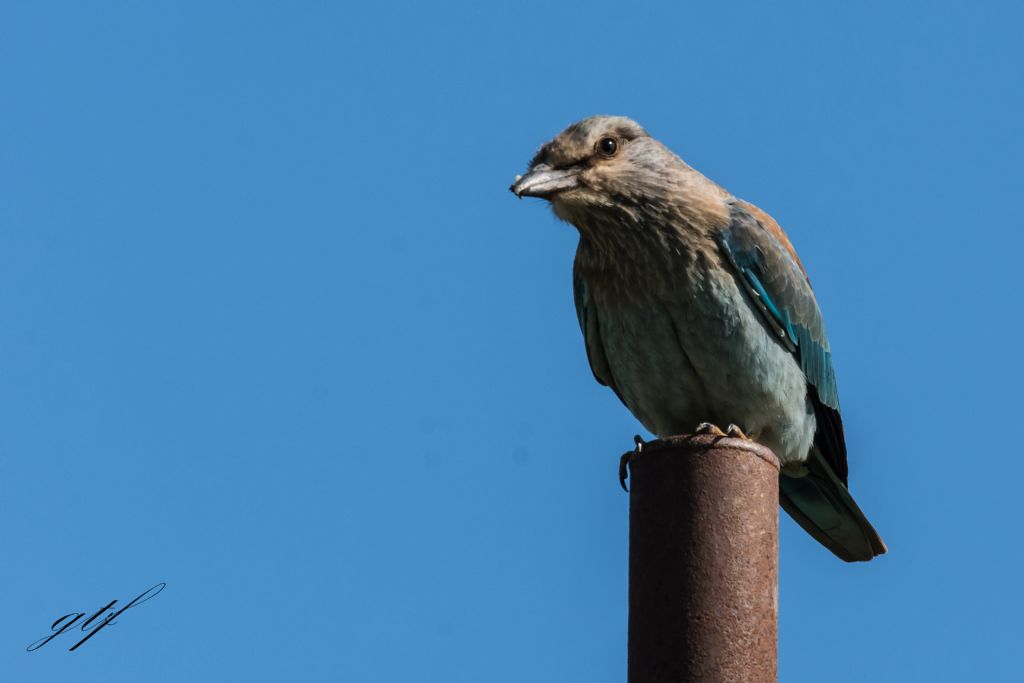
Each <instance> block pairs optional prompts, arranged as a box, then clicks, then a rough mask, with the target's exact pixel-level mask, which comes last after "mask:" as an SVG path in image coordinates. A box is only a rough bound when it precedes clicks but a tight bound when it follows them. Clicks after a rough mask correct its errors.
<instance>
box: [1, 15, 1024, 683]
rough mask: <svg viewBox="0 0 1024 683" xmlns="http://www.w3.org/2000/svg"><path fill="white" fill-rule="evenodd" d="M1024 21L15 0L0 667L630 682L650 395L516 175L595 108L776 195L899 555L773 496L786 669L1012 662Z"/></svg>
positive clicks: (5, 123) (6, 98)
mask: <svg viewBox="0 0 1024 683" xmlns="http://www.w3.org/2000/svg"><path fill="white" fill-rule="evenodd" d="M428 5H429V6H428ZM1022 21H1024V14H1022V12H1021V10H1020V9H1019V8H1015V7H1013V6H1012V5H1011V3H988V4H985V5H974V6H969V5H967V4H963V5H961V4H951V3H923V2H922V3H902V4H895V3H889V2H876V3H856V7H854V6H853V5H851V4H850V3H801V4H783V3H772V4H771V6H768V5H766V4H764V3H749V4H744V3H729V4H725V3H707V2H704V3H686V4H685V5H684V4H682V3H672V4H671V5H669V4H666V5H662V6H655V5H651V6H646V7H636V6H635V5H627V4H625V3H623V4H617V3H616V4H603V5H602V4H600V3H593V2H585V3H584V2H578V3H572V4H564V5H561V6H557V7H556V6H555V5H554V4H552V3H540V2H537V3H533V2H525V1H524V2H516V3H508V4H506V5H503V6H497V5H494V6H487V5H485V4H481V3H468V2H467V3H463V4H460V5H455V4H443V5H441V4H438V3H429V4H412V3H410V4H407V5H395V4H388V3H368V4H363V5H359V6H354V5H351V4H350V5H347V6H346V4H344V3H329V2H317V3H313V2H302V3H230V4H229V3H219V2H201V3H199V2H196V3H184V4H183V3H178V2H147V3H130V2H109V3H47V2H5V3H4V4H3V6H2V8H0V93H2V94H0V98H2V102H3V105H2V107H0V501H2V515H0V539H2V541H3V550H4V552H3V557H2V559H0V585H2V586H3V587H4V609H3V617H2V619H0V671H3V672H4V673H3V678H4V680H11V681H27V682H34V681H58V680H62V681H69V680H81V681H87V680H88V681H98V680H103V681H109V682H112V683H113V682H118V681H140V680H145V681H153V682H161V681H174V682H178V681H185V680H193V681H207V680H208V681H243V680H244V681H284V680H295V681H384V682H390V681H443V682H457V681H467V682H468V681H472V682H476V681H494V682H506V681H507V682H510V683H516V682H520V681H553V682H555V681H557V682H565V681H584V682H600V681H622V680H624V679H625V655H626V578H627V577H626V572H627V565H626V558H627V554H626V553H627V547H626V541H627V496H626V494H624V493H623V492H622V491H621V490H620V489H619V486H618V483H617V481H616V465H617V458H618V456H619V454H620V453H621V452H622V451H624V450H626V449H627V448H628V447H629V445H630V437H631V436H632V435H633V434H634V433H635V432H637V431H639V426H638V424H637V423H636V422H635V420H634V419H633V418H632V417H631V416H630V415H629V413H628V412H627V411H626V410H625V409H624V408H623V407H622V406H621V405H620V404H619V402H618V401H617V399H616V398H615V397H614V396H613V395H612V394H611V392H609V391H608V390H607V389H604V388H602V387H599V386H598V385H597V384H595V383H594V381H593V379H592V377H591V375H590V371H589V369H588V367H587V362H586V359H585V355H584V352H583V347H582V342H581V339H580V333H579V329H578V327H577V324H576V320H575V316H574V312H573V304H572V295H571V286H570V267H571V262H572V257H573V252H574V248H575V244H576V234H575V231H574V230H572V229H571V228H570V227H568V226H566V225H563V224H560V223H558V222H557V221H556V220H555V219H554V217H553V216H552V215H551V213H550V212H549V211H548V210H547V208H546V207H545V206H543V204H542V203H541V202H538V201H523V202H518V201H516V200H515V199H514V198H513V197H512V196H511V195H510V194H509V193H508V192H507V189H506V188H507V187H508V184H509V182H510V180H511V178H512V176H513V175H514V174H516V173H518V172H521V171H522V170H523V168H524V166H525V164H526V162H527V161H528V160H529V158H530V157H531V155H532V153H533V152H534V151H535V149H536V148H537V146H538V145H539V144H540V143H542V142H544V141H545V140H546V139H548V138H549V137H551V136H552V135H554V134H555V133H557V132H558V131H559V130H561V129H562V128H563V127H564V126H565V125H566V124H568V123H570V122H572V121H573V120H575V119H578V118H581V117H583V116H586V115H590V114H596V113H612V114H626V115H629V116H631V117H633V118H635V119H637V120H638V121H639V122H641V124H643V125H644V126H646V127H647V128H648V130H650V131H651V132H652V133H653V134H654V135H655V136H657V137H659V138H660V139H662V140H663V141H664V142H665V143H667V144H668V145H669V146H670V147H672V148H673V149H674V150H675V151H676V152H678V153H679V154H680V155H681V156H683V158H685V159H686V160H688V161H689V162H690V163H691V164H692V165H694V166H695V167H697V168H698V169H700V170H701V171H703V172H704V173H705V174H707V175H709V176H710V177H712V178H713V179H715V180H717V181H718V182H720V183H722V184H723V185H725V186H726V187H727V188H729V189H730V190H731V191H732V192H734V193H735V194H736V195H738V196H741V197H743V198H746V199H748V200H750V201H753V202H755V203H757V204H759V205H760V206H762V207H763V208H764V209H766V210H767V211H769V212H770V213H772V214H773V215H774V216H775V217H776V218H777V219H778V220H779V221H780V222H781V223H782V224H783V225H784V226H785V227H786V229H787V231H788V232H789V234H790V236H791V237H792V239H793V242H794V243H795V244H796V247H797V249H798V250H799V251H800V254H801V256H802V258H803V261H804V262H805V264H806V265H807V268H808V270H809V272H810V274H811V278H812V281H813V282H814V284H815V287H816V290H817V292H818V296H819V299H820V302H821V305H822V308H823V309H824V312H825V317H826V320H827V323H828V327H829V332H830V337H831V342H832V348H833V351H834V353H835V358H836V363H837V368H838V377H839V385H840V393H841V396H842V401H843V407H844V415H845V418H846V423H847V428H848V440H849V446H850V459H851V468H850V469H851V488H852V490H853V491H854V493H855V495H856V497H857V499H858V500H859V501H860V502H861V504H862V506H863V507H864V509H865V510H866V511H868V512H869V514H870V516H871V518H872V520H873V521H874V522H875V524H876V526H877V527H878V528H879V529H880V530H881V532H882V534H883V536H884V537H885V539H886V541H887V542H888V543H889V547H890V549H891V553H890V555H888V556H886V557H883V558H881V559H879V560H878V561H875V562H872V563H870V564H868V565H857V566H850V565H845V564H843V563H841V562H839V561H837V560H836V559H835V558H833V557H832V556H831V555H830V554H829V553H827V552H825V551H824V550H823V549H822V548H821V547H819V546H818V545H817V544H816V543H815V542H814V541H813V540H811V539H810V538H809V537H807V536H806V535H805V534H804V533H803V532H801V531H800V530H799V529H798V528H797V527H796V526H795V525H794V524H793V523H791V522H790V521H789V520H788V519H783V521H782V540H781V545H782V548H781V577H782V578H781V587H780V598H781V614H780V655H781V673H782V680H784V681H787V682H788V681H820V680H828V681H830V682H831V683H839V682H842V681H867V680H873V681H909V680H929V681H936V680H941V681H961V680H985V681H1008V680H1015V679H1017V676H1019V666H1018V665H1019V662H1018V658H1017V657H1016V655H1014V654H1013V653H1014V652H1016V650H1017V649H1018V648H1019V639H1020V636H1021V631H1022V629H1021V627H1020V611H1021V608H1022V599H1024V588H1022V585H1024V584H1022V582H1021V580H1020V566H1021V564H1022V562H1024V550H1022V549H1021V544H1020V537H1021V531H1020V524H1019V523H1018V521H1017V520H1018V517H1019V516H1020V512H1019V504H1018V501H1019V500H1020V480H1021V478H1022V476H1024V457H1022V456H1021V447H1020V445H1019V444H1017V443H1015V440H1016V438H1017V432H1018V430H1019V428H1020V424H1021V422H1020V419H1021V389H1020V387H1021V383H1022V380H1024V377H1022V374H1024V373H1022V371H1021V363H1020V359H1019V348H1020V341H1019V338H1020V336H1021V333H1022V325H1021V321H1020V315H1021V310H1022V309H1021V303H1020V299H1021V293H1022V287H1021V284H1020V280H1019V277H1018V271H1019V265H1018V264H1017V260H1018V258H1019V256H1020V254H1021V253H1024V238H1022V228H1024V202H1022V201H1021V200H1020V194H1021V188H1020V183H1021V178H1022V174H1021V157H1022V153H1024V143H1022V134H1021V121H1022V120H1024V107H1022V87H1021V86H1022V84H1024V78H1022V76H1024V73H1022V72H1024V48H1022V47H1021V40H1020V29H1019V27H1020V25H1021V22H1022ZM161 581H165V582H167V588H166V589H165V590H164V592H163V593H162V594H160V595H158V596H157V597H155V598H154V599H153V600H151V601H150V602H148V603H146V604H144V605H140V606H138V607H137V608H133V609H132V610H130V611H129V612H126V613H125V614H124V615H122V618H121V619H119V623H118V624H116V625H113V626H110V627H108V628H107V629H105V630H104V631H102V632H100V633H99V634H97V635H96V637H94V638H93V639H92V640H90V641H89V642H87V643H86V644H85V645H83V646H82V647H81V648H80V649H79V650H77V651H75V652H68V651H67V648H68V647H70V644H71V641H70V637H69V636H68V635H67V634H65V635H64V636H62V637H61V638H60V639H58V640H54V641H53V642H51V643H50V644H48V645H47V646H45V647H43V648H42V649H40V650H39V651H36V652H33V653H28V652H25V646H27V645H28V644H29V643H31V642H32V641H34V640H36V639H38V638H40V637H42V636H43V635H45V633H46V632H47V629H48V628H49V625H50V623H51V622H52V621H53V620H55V619H56V618H57V617H59V616H61V615H63V614H65V613H68V612H73V611H86V612H92V611H95V610H97V609H99V608H100V607H102V606H103V605H104V604H105V603H107V602H108V601H110V600H111V599H115V598H117V599H119V600H120V601H121V603H124V602H125V601H127V600H129V599H130V598H132V597H134V596H135V595H136V594H138V593H141V592H142V591H143V590H145V589H146V588H148V587H150V586H152V585H153V584H156V583H157V582H161Z"/></svg>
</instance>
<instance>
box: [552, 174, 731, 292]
mask: <svg viewBox="0 0 1024 683" xmlns="http://www.w3.org/2000/svg"><path fill="white" fill-rule="evenodd" d="M729 199H730V197H729V195H728V193H726V192H725V191H724V190H722V189H721V188H719V187H718V186H717V185H715V184H714V183H712V182H711V181H709V180H707V179H705V178H704V177H703V176H700V175H699V174H696V173H694V175H693V176H687V177H684V178H681V179H678V178H677V179H676V182H674V183H672V184H671V185H670V186H669V187H667V188H664V189H658V190H651V189H648V190H647V191H645V192H644V193H642V194H641V195H639V198H637V199H633V198H631V197H616V198H615V200H614V201H613V202H610V203H609V205H607V206H603V207H600V208H599V209H598V210H593V211H591V210H575V211H574V210H571V207H568V209H569V210H564V209H563V210H559V209H560V208H562V207H557V206H556V207H555V209H556V213H558V214H559V216H560V217H562V218H563V219H565V220H567V221H569V222H570V223H572V224H573V225H575V226H576V228H577V229H578V230H579V232H580V246H579V250H578V252H577V257H576V258H577V266H578V267H579V268H580V269H582V270H583V271H584V273H589V274H590V275H591V276H592V277H597V278H601V279H604V280H606V281H611V280H622V281H625V282H629V283H633V284H635V283H637V282H645V281H649V278H650V275H651V273H664V274H675V275H676V276H678V277H685V276H686V273H687V272H690V271H691V270H693V269H694V268H698V269H699V268H700V267H701V264H705V265H706V264H709V263H712V262H714V261H717V260H718V258H719V256H718V249H717V247H716V244H715V239H714V235H715V233H716V232H717V231H718V230H720V229H722V228H723V227H724V226H725V225H727V224H728V221H729ZM666 284H667V283H666Z"/></svg>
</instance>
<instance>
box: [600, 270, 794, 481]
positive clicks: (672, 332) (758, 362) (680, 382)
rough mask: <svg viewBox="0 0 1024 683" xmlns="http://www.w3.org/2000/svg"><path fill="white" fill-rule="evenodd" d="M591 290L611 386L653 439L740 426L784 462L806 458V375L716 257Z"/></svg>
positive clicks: (612, 275)
mask: <svg viewBox="0 0 1024 683" xmlns="http://www.w3.org/2000/svg"><path fill="white" fill-rule="evenodd" d="M583 274H584V277H585V278H587V273H586V271H585V270H584V273H583ZM587 286H588V291H590V292H591V297H592V305H593V306H594V307H595V309H596V313H597V318H598V324H599V329H600V337H601V343H602V346H603V349H604V353H605V356H606V357H607V360H608V367H609V370H610V371H611V375H612V378H611V379H612V381H613V382H614V384H615V386H616V387H617V389H618V390H619V393H620V394H621V395H622V398H623V400H624V402H625V403H626V405H627V406H628V407H629V408H630V410H631V411H632V412H633V414H634V415H635V416H636V417H637V419H639V420H640V421H641V422H642V423H643V424H644V426H645V427H647V428H648V429H649V430H650V431H652V432H653V433H655V434H657V435H659V436H668V435H672V434H681V433H688V432H691V431H692V430H693V429H694V427H695V426H696V425H697V424H699V423H701V422H712V423H714V424H717V425H720V426H722V427H725V426H726V425H727V424H729V423H735V424H737V425H739V426H740V427H741V428H743V429H744V430H745V431H747V433H748V434H750V435H751V436H754V437H755V438H758V439H759V440H760V441H761V442H762V443H765V445H767V446H769V447H770V448H772V449H773V450H775V451H776V453H777V455H779V457H780V459H783V460H784V462H785V461H791V460H794V459H796V460H803V459H804V458H805V457H806V453H807V450H808V448H809V447H810V442H811V440H812V439H813V434H814V417H813V414H809V413H808V408H807V386H806V380H805V378H804V376H803V373H802V371H801V370H800V368H799V366H798V364H797V362H796V360H795V359H794V358H793V356H792V354H791V353H790V352H789V351H788V350H787V349H785V348H784V347H783V346H782V345H781V344H779V343H778V342H777V341H776V340H775V339H774V338H773V337H772V335H771V333H770V331H769V330H768V328H767V327H766V326H765V325H764V323H763V321H762V320H761V319H760V313H759V312H758V311H756V310H755V309H754V308H753V307H752V306H751V304H750V302H748V301H747V298H746V297H747V295H746V294H745V293H744V292H743V291H741V290H740V287H739V284H738V283H737V281H736V279H735V277H734V276H733V274H732V272H731V271H729V270H728V269H727V268H726V267H725V266H724V265H723V264H722V262H721V260H720V259H718V258H717V257H716V255H715V254H709V253H693V252H687V251H685V250H679V251H678V252H677V254H676V257H675V258H672V259H670V260H668V261H665V262H664V263H659V262H658V261H656V260H654V261H651V265H650V267H648V268H647V269H646V271H645V272H644V273H643V274H638V273H633V274H632V275H630V274H623V273H619V272H616V271H611V272H603V273H594V272H592V273H590V277H589V278H587Z"/></svg>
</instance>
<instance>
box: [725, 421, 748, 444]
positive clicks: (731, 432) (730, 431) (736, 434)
mask: <svg viewBox="0 0 1024 683" xmlns="http://www.w3.org/2000/svg"><path fill="white" fill-rule="evenodd" d="M725 433H726V434H727V435H728V436H731V437H732V438H734V439H743V440H744V441H753V439H751V438H750V437H749V436H747V435H746V433H744V431H743V430H742V429H740V428H739V427H738V426H737V425H734V424H731V425H729V426H728V427H726V428H725Z"/></svg>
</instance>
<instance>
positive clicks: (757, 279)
mask: <svg viewBox="0 0 1024 683" xmlns="http://www.w3.org/2000/svg"><path fill="white" fill-rule="evenodd" d="M731 219H732V220H731V221H730V224H729V226H728V227H727V228H726V229H724V230H722V231H721V232H720V233H719V234H718V237H717V240H718V245H719V247H720V248H721V249H722V251H723V252H724V253H725V255H726V257H727V258H728V260H729V262H730V263H731V264H732V266H733V268H734V269H735V271H736V274H737V275H738V277H739V280H740V282H741V283H742V285H743V288H744V289H745V290H746V292H747V293H748V294H749V295H750V298H751V300H752V301H753V302H754V304H755V306H756V307H757V308H758V310H760V311H761V314H762V318H763V319H764V320H765V323H766V324H767V326H768V327H769V329H771V330H772V331H773V332H774V334H775V335H776V337H777V338H778V340H779V343H780V344H782V345H783V346H785V347H786V348H787V349H789V351H790V352H791V353H793V355H794V356H795V358H796V359H797V361H798V362H799V363H800V368H801V369H802V370H803V373H804V376H805V377H806V378H807V383H808V385H809V386H810V387H811V388H812V389H813V392H811V395H812V399H813V400H814V403H815V414H816V417H817V418H818V433H817V434H816V436H815V441H816V443H817V444H818V446H819V447H820V448H821V450H822V452H823V453H824V455H825V457H826V459H827V460H828V461H829V464H830V465H832V467H833V469H834V470H835V472H836V474H837V475H838V476H839V478H840V479H841V480H842V482H843V483H844V484H845V483H846V480H847V465H846V445H845V439H844V437H843V426H842V418H841V416H840V413H839V390H838V387H837V385H836V377H835V371H834V370H833V367H832V353H831V351H829V346H828V338H827V337H826V335H825V324H824V321H823V320H822V316H821V310H820V309H819V308H818V302H817V300H816V299H815V297H814V291H813V290H812V289H811V284H810V282H808V281H807V277H806V276H805V275H804V273H803V270H802V269H801V268H800V266H799V264H797V262H796V261H795V260H794V259H793V256H792V255H790V253H789V251H788V250H787V249H786V248H785V247H784V246H783V245H782V244H781V243H780V242H779V240H778V239H777V238H776V237H775V236H774V235H772V234H771V232H770V231H769V230H767V229H765V227H764V226H763V225H761V223H760V222H759V221H758V220H757V218H755V217H754V216H753V215H752V214H751V213H750V212H748V211H746V210H745V209H743V208H742V207H740V206H738V205H736V204H735V203H734V204H733V206H732V216H731Z"/></svg>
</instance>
